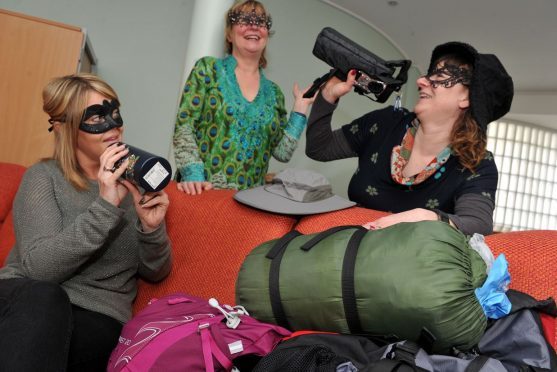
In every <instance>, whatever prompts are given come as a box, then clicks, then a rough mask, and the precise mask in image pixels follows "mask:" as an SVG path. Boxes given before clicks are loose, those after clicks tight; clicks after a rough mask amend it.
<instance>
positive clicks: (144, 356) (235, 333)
mask: <svg viewBox="0 0 557 372" xmlns="http://www.w3.org/2000/svg"><path fill="white" fill-rule="evenodd" d="M224 307H225V308H226V310H225V309H223V308H222V307H221V306H219V304H218V302H217V301H216V300H215V299H213V298H212V299H210V300H209V301H207V300H203V299H201V298H198V297H194V296H189V295H185V294H181V293H177V294H173V295H169V296H166V297H163V298H161V299H158V300H151V301H150V302H149V305H148V306H147V307H146V308H145V309H143V310H142V311H141V312H139V313H138V314H137V315H136V316H135V317H134V318H133V319H132V320H130V321H129V322H128V323H126V325H125V326H124V328H123V329H122V334H121V335H120V340H119V342H118V345H117V346H116V348H115V349H114V350H113V351H112V355H111V356H110V360H109V363H108V367H107V371H108V372H116V371H165V372H166V371H169V372H170V371H209V372H213V371H230V370H232V367H233V364H232V360H233V359H235V358H237V357H239V356H243V355H247V354H253V355H258V356H264V355H266V354H268V353H269V352H271V350H273V348H274V347H275V346H276V344H277V343H278V342H279V341H280V340H281V339H282V338H283V337H285V336H288V335H290V333H291V332H290V331H288V330H286V329H284V328H281V327H279V326H276V325H273V324H266V323H261V322H259V321H257V320H255V319H254V318H252V317H250V316H249V315H248V314H247V311H246V310H245V309H244V308H243V307H241V306H235V307H231V306H228V305H224Z"/></svg>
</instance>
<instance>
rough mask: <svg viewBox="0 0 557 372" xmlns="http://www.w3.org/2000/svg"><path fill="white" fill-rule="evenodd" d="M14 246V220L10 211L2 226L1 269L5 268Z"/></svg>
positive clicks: (0, 244)
mask: <svg viewBox="0 0 557 372" xmlns="http://www.w3.org/2000/svg"><path fill="white" fill-rule="evenodd" d="M14 244H15V234H14V220H13V216H12V212H11V211H10V212H9V213H8V216H7V217H6V219H5V220H4V223H3V224H2V225H0V267H2V266H4V262H5V261H6V257H8V253H10V250H11V249H12V247H13V246H14Z"/></svg>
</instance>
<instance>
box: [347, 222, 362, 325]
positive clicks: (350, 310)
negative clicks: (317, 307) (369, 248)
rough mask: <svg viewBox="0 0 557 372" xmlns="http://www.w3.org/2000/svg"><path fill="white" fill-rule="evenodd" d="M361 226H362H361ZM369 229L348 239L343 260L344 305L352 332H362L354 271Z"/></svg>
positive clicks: (360, 231) (360, 230)
mask: <svg viewBox="0 0 557 372" xmlns="http://www.w3.org/2000/svg"><path fill="white" fill-rule="evenodd" d="M360 227H361V226H360ZM367 231H368V230H367V229H366V228H364V227H362V229H358V230H356V232H355V233H354V234H353V235H352V237H351V238H350V240H349V241H348V246H347V247H346V251H345V252H344V259H343V261H342V274H341V278H342V279H341V280H342V281H341V286H342V304H343V306H344V316H345V317H346V323H347V324H348V329H350V333H362V323H361V322H360V316H359V314H358V306H357V304H356V289H355V283H354V272H355V270H356V256H357V255H358V249H359V248H360V243H361V242H362V239H363V238H364V236H365V235H366V233H367Z"/></svg>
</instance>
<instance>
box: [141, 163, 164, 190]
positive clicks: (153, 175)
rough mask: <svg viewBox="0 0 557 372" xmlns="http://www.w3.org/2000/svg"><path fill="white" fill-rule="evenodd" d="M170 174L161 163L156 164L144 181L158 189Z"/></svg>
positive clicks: (144, 177)
mask: <svg viewBox="0 0 557 372" xmlns="http://www.w3.org/2000/svg"><path fill="white" fill-rule="evenodd" d="M169 174H170V173H168V171H167V170H166V168H165V167H163V166H162V165H161V163H160V162H156V164H155V165H153V166H152V167H151V169H149V171H148V172H147V173H145V175H144V176H143V179H144V180H145V181H147V183H148V184H149V186H151V187H152V188H153V189H156V188H157V187H158V186H159V185H160V184H161V182H162V181H164V179H165V178H166V176H168V175H169Z"/></svg>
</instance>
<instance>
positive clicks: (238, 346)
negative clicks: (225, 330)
mask: <svg viewBox="0 0 557 372" xmlns="http://www.w3.org/2000/svg"><path fill="white" fill-rule="evenodd" d="M228 350H230V354H237V353H241V352H242V351H244V345H243V344H242V340H238V341H234V342H231V343H229V344H228Z"/></svg>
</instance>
